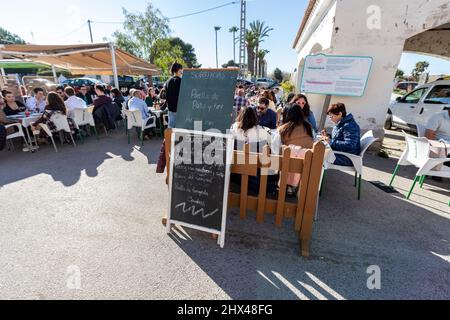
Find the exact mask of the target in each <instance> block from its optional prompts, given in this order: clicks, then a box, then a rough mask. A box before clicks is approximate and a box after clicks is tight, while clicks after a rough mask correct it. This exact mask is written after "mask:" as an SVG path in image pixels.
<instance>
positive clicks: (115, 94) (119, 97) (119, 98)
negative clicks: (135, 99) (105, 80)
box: [111, 88, 125, 109]
mask: <svg viewBox="0 0 450 320" xmlns="http://www.w3.org/2000/svg"><path fill="white" fill-rule="evenodd" d="M111 98H112V99H113V102H114V103H116V104H117V105H118V106H119V108H120V109H122V103H124V102H125V98H124V97H123V94H122V92H120V90H119V89H117V88H114V89H112V90H111Z"/></svg>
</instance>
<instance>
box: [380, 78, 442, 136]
mask: <svg viewBox="0 0 450 320" xmlns="http://www.w3.org/2000/svg"><path fill="white" fill-rule="evenodd" d="M449 105H450V80H439V81H435V82H431V83H427V84H424V85H422V86H419V87H417V88H416V89H414V91H412V92H411V93H408V94H407V95H405V96H403V97H398V98H397V99H396V100H395V101H393V102H392V103H391V106H390V108H389V111H388V115H387V118H386V124H385V128H386V129H391V128H392V127H398V128H402V129H406V130H409V131H413V132H417V125H418V124H419V125H422V126H426V125H427V123H428V120H429V119H430V118H431V117H432V116H433V115H435V114H436V113H439V112H441V111H442V110H443V109H444V108H445V107H447V106H449Z"/></svg>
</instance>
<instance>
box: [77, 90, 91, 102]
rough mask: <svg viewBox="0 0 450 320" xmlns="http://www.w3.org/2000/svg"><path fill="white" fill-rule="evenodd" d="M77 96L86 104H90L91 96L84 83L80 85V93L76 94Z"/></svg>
mask: <svg viewBox="0 0 450 320" xmlns="http://www.w3.org/2000/svg"><path fill="white" fill-rule="evenodd" d="M77 97H78V98H81V99H83V101H84V102H86V105H87V106H89V105H91V104H92V96H91V95H90V94H89V93H88V88H87V87H86V86H85V85H82V86H81V87H80V93H78V94H77Z"/></svg>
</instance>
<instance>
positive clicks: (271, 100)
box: [261, 90, 277, 112]
mask: <svg viewBox="0 0 450 320" xmlns="http://www.w3.org/2000/svg"><path fill="white" fill-rule="evenodd" d="M261 98H266V99H267V100H269V109H270V110H272V111H274V112H277V105H276V99H275V96H274V95H272V93H271V92H270V91H269V90H264V91H263V93H262V94H261ZM274 99H275V100H274Z"/></svg>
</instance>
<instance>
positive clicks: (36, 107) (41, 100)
mask: <svg viewBox="0 0 450 320" xmlns="http://www.w3.org/2000/svg"><path fill="white" fill-rule="evenodd" d="M33 93H34V96H33V97H30V98H28V99H27V103H26V105H27V109H28V110H30V111H34V112H44V109H45V105H46V102H45V94H44V89H42V88H35V89H34V90H33Z"/></svg>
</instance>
